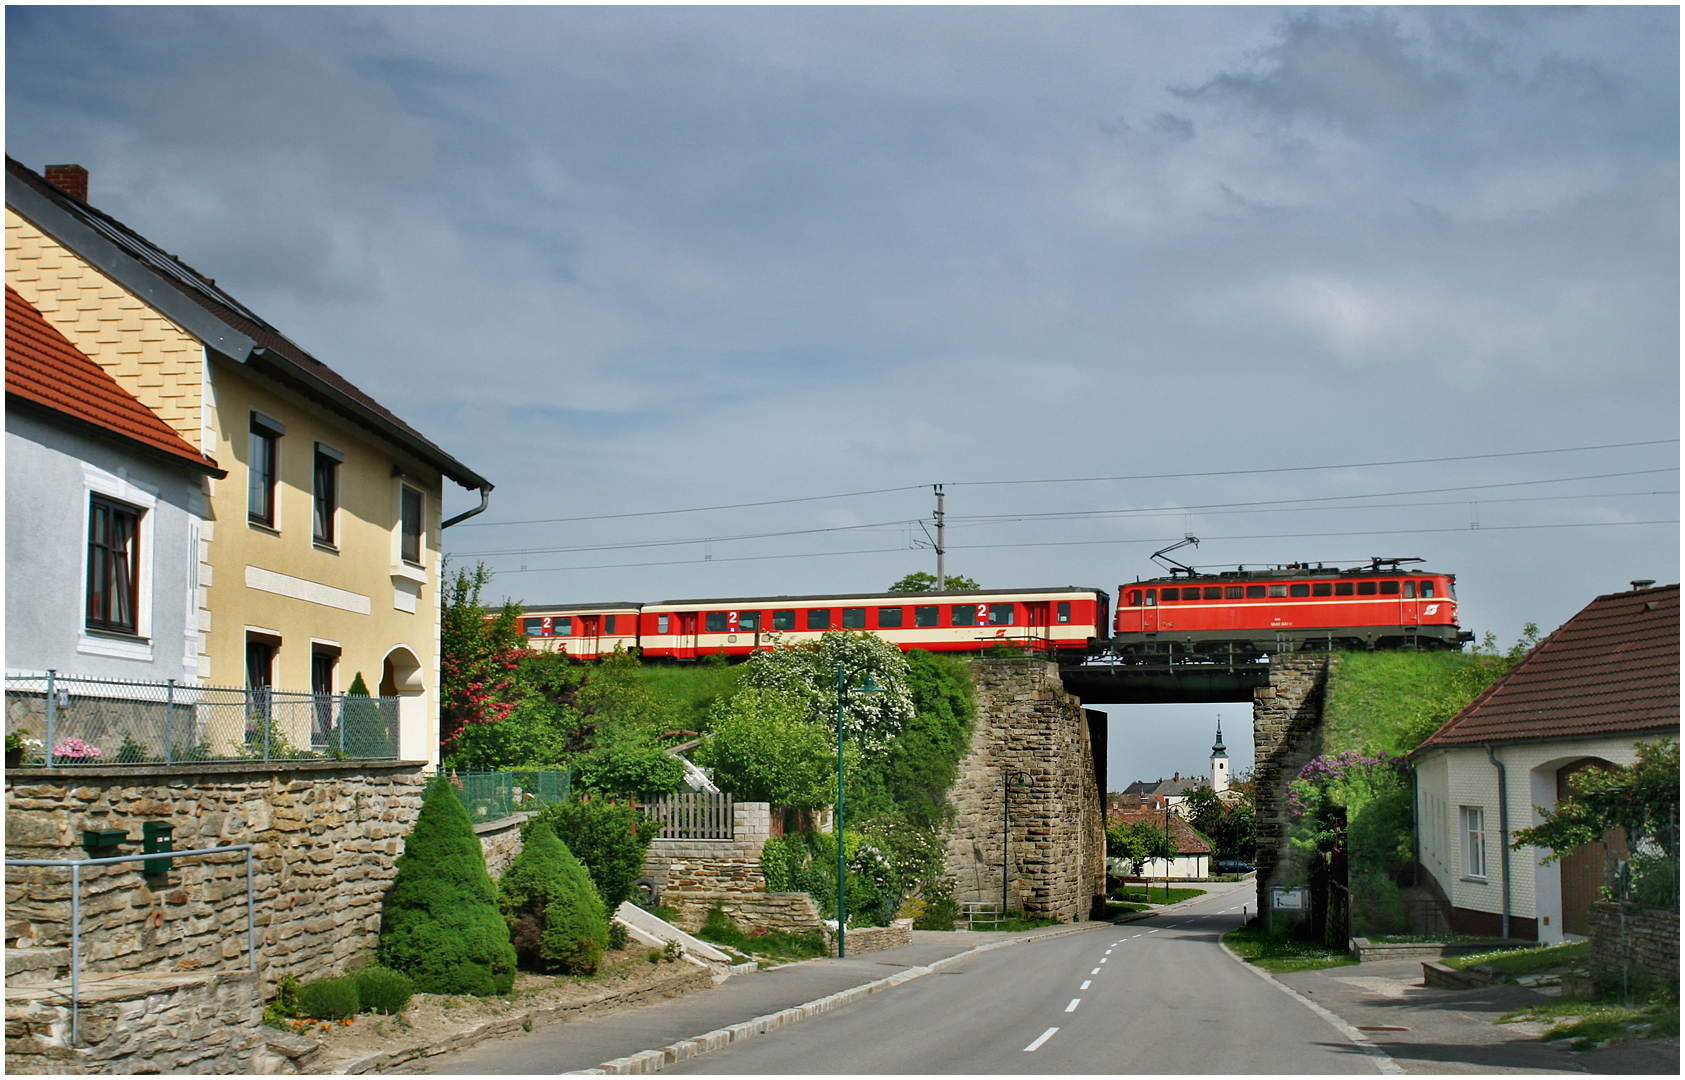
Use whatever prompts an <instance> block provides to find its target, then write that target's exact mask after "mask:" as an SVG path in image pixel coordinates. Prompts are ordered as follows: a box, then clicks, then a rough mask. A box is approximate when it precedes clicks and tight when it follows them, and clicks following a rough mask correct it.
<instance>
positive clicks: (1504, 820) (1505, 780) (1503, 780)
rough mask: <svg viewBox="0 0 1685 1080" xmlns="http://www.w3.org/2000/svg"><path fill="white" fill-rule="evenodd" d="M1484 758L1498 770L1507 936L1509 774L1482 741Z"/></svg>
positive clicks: (1505, 932)
mask: <svg viewBox="0 0 1685 1080" xmlns="http://www.w3.org/2000/svg"><path fill="white" fill-rule="evenodd" d="M1482 747H1483V748H1484V749H1485V751H1486V760H1488V761H1490V762H1491V763H1492V765H1493V767H1494V768H1496V769H1497V770H1498V842H1499V843H1500V844H1502V845H1503V852H1504V860H1503V874H1504V928H1503V935H1504V938H1505V939H1506V940H1507V939H1508V938H1509V774H1508V773H1507V772H1506V771H1505V770H1504V763H1503V762H1501V761H1499V760H1498V755H1497V754H1494V753H1493V752H1492V744H1491V743H1483V744H1482Z"/></svg>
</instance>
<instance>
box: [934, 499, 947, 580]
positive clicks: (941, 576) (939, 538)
mask: <svg viewBox="0 0 1685 1080" xmlns="http://www.w3.org/2000/svg"><path fill="white" fill-rule="evenodd" d="M935 487H936V591H937V592H941V591H942V590H943V589H946V588H947V587H948V573H947V570H946V568H945V566H944V564H943V562H942V556H944V555H946V554H947V553H948V545H947V542H946V534H945V533H944V531H943V525H942V519H943V513H942V500H943V495H942V485H941V484H937V485H935Z"/></svg>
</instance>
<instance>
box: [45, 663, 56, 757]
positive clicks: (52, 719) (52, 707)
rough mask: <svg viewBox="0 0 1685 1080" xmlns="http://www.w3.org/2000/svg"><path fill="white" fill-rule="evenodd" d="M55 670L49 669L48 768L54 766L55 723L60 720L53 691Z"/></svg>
mask: <svg viewBox="0 0 1685 1080" xmlns="http://www.w3.org/2000/svg"><path fill="white" fill-rule="evenodd" d="M55 674H56V673H55V672H54V671H53V669H52V668H48V669H47V768H49V769H50V768H52V767H53V725H54V724H55V723H57V722H58V698H57V695H55V694H54V692H53V679H54V677H55Z"/></svg>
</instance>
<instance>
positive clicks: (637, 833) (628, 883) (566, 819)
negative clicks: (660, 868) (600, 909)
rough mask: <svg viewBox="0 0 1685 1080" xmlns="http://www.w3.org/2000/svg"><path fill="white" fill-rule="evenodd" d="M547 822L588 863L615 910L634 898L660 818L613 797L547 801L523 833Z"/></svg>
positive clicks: (599, 890) (606, 902) (587, 868)
mask: <svg viewBox="0 0 1685 1080" xmlns="http://www.w3.org/2000/svg"><path fill="white" fill-rule="evenodd" d="M541 824H542V825H544V826H546V827H548V828H551V829H553V830H554V831H555V834H556V838H557V839H559V840H561V841H562V843H564V844H566V845H567V849H568V850H569V851H571V852H573V854H574V855H575V856H576V857H577V858H578V859H579V861H580V862H582V863H584V864H585V871H586V873H588V874H590V875H591V881H592V883H593V884H595V885H596V886H597V893H598V894H599V895H600V896H601V897H602V898H603V903H604V905H606V906H607V908H608V910H609V912H610V913H611V914H612V913H613V912H615V911H617V910H618V909H619V908H620V905H621V904H622V903H624V902H625V901H626V900H628V899H630V897H631V895H632V886H633V885H635V884H636V883H637V880H638V878H639V877H641V876H642V875H643V872H644V855H645V853H646V852H648V851H649V844H650V841H651V840H654V839H655V834H656V833H658V832H660V831H661V823H660V822H657V821H646V820H644V815H643V811H641V810H639V809H638V808H637V807H636V806H633V805H632V804H631V803H629V802H617V801H615V800H614V799H605V798H594V799H573V800H570V801H568V802H565V803H554V804H552V805H550V806H546V807H544V808H543V809H541V810H540V811H538V813H536V814H534V815H533V816H532V817H531V818H528V819H527V820H526V822H524V823H523V824H522V825H521V836H522V838H523V841H524V839H525V837H527V836H528V835H530V834H531V832H532V830H534V829H536V828H538V827H539V825H541Z"/></svg>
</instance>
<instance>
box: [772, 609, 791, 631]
mask: <svg viewBox="0 0 1685 1080" xmlns="http://www.w3.org/2000/svg"><path fill="white" fill-rule="evenodd" d="M772 628H773V629H774V630H794V629H795V628H796V613H795V612H794V611H775V612H773V613H772Z"/></svg>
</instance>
